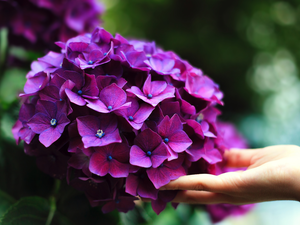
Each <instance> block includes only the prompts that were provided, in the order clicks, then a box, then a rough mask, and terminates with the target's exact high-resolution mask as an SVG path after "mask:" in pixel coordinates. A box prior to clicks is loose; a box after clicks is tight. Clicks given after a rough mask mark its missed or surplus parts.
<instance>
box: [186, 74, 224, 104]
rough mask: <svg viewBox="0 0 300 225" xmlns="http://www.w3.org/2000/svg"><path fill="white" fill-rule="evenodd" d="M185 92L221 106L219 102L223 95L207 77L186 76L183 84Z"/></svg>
mask: <svg viewBox="0 0 300 225" xmlns="http://www.w3.org/2000/svg"><path fill="white" fill-rule="evenodd" d="M185 90H186V91H187V92H188V93H189V94H190V95H192V96H195V97H197V98H201V99H204V100H207V101H211V102H216V103H219V104H223V103H222V102H221V99H222V97H223V93H222V92H221V91H220V90H219V86H218V85H217V84H215V83H214V82H213V81H212V80H211V79H210V78H209V77H207V76H202V75H201V76H199V75H194V76H193V75H189V76H187V78H186V82H185Z"/></svg>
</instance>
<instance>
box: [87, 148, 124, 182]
mask: <svg viewBox="0 0 300 225" xmlns="http://www.w3.org/2000/svg"><path fill="white" fill-rule="evenodd" d="M128 160H129V146H127V145H126V144H123V143H122V144H119V143H117V144H111V145H106V146H103V147H97V148H95V152H94V153H93V155H92V156H91V161H90V166H89V169H90V171H91V172H92V173H93V174H96V175H98V176H101V177H103V176H105V175H106V174H110V175H111V176H112V177H115V178H119V177H127V176H128V173H129V163H128Z"/></svg>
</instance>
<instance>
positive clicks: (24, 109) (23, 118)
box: [15, 103, 36, 144]
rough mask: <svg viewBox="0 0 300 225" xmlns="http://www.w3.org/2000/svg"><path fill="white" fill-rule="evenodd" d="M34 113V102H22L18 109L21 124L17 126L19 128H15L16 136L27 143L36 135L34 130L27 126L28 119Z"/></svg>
mask: <svg viewBox="0 0 300 225" xmlns="http://www.w3.org/2000/svg"><path fill="white" fill-rule="evenodd" d="M34 113H35V106H34V104H30V103H29V104H27V103H25V104H23V105H22V106H21V109H20V116H19V120H18V121H20V122H21V124H22V125H20V126H19V129H17V130H16V132H17V134H15V135H17V136H18V138H17V139H19V138H20V139H22V140H24V141H25V143H27V144H29V143H30V142H31V141H32V139H33V138H34V136H35V135H36V133H35V132H33V131H32V129H31V128H30V127H29V126H28V124H27V123H28V121H29V120H30V119H31V118H32V117H33V115H34Z"/></svg>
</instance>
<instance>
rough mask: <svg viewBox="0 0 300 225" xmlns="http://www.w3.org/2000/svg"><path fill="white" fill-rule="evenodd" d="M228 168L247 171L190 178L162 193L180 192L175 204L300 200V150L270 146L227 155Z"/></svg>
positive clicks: (173, 182) (186, 177) (166, 188)
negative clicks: (168, 191)
mask: <svg viewBox="0 0 300 225" xmlns="http://www.w3.org/2000/svg"><path fill="white" fill-rule="evenodd" d="M224 157H225V158H226V159H227V160H228V161H227V166H228V167H235V168H245V167H246V168H247V170H245V171H235V172H227V173H224V174H220V175H218V176H216V175H211V174H198V175H187V176H182V177H180V178H178V179H177V180H174V181H171V182H170V183H169V184H167V185H165V186H164V187H162V188H161V190H184V191H180V192H179V193H178V194H177V196H176V198H175V199H174V200H173V202H185V203H195V204H216V203H230V204H248V203H256V202H263V201H272V200H297V201H299V200H300V147H298V146H294V145H278V146H270V147H266V148H262V149H249V150H237V149H232V150H229V151H226V152H225V155H224Z"/></svg>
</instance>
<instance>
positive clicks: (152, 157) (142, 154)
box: [130, 129, 169, 168]
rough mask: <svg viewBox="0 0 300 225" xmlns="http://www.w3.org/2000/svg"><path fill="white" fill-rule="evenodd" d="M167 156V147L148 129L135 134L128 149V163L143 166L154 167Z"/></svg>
mask: <svg viewBox="0 0 300 225" xmlns="http://www.w3.org/2000/svg"><path fill="white" fill-rule="evenodd" d="M168 157H169V153H168V150H167V147H166V146H165V145H164V143H163V142H162V139H161V137H160V136H159V135H158V134H157V133H155V132H153V131H152V130H150V129H146V130H144V131H142V132H141V133H140V134H139V135H137V137H136V139H135V143H134V145H133V146H132V147H131V149H130V164H131V165H135V166H139V167H143V168H149V167H154V168H156V167H158V166H159V165H160V164H161V163H162V162H163V161H165V160H166V159H167V158H168Z"/></svg>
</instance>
